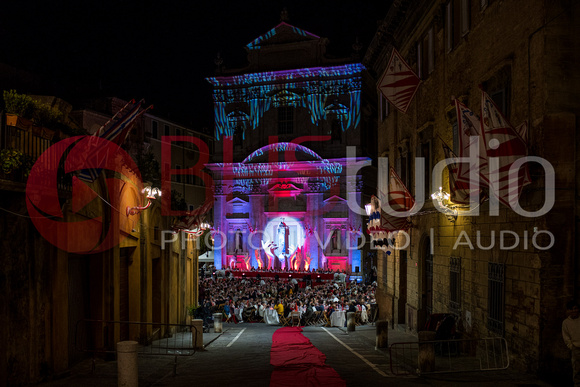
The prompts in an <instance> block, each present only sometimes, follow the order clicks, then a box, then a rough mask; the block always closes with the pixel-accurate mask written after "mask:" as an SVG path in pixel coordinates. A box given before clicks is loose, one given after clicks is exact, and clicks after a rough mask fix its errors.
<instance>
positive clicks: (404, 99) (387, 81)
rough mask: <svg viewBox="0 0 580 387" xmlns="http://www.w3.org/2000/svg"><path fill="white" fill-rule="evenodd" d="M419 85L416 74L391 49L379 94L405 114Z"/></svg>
mask: <svg viewBox="0 0 580 387" xmlns="http://www.w3.org/2000/svg"><path fill="white" fill-rule="evenodd" d="M419 83H421V80H420V79H419V77H418V76H417V74H415V72H414V71H413V70H411V67H410V66H409V65H408V64H407V62H405V60H404V59H403V57H401V54H399V53H398V52H397V50H396V49H394V48H393V53H392V54H391V59H390V60H389V64H388V66H387V69H386V70H385V73H384V74H383V78H382V79H381V82H380V83H379V90H380V91H381V93H383V95H384V96H385V98H386V99H387V100H388V101H389V102H390V103H391V104H393V106H394V107H396V108H397V109H399V110H400V111H401V112H403V113H406V112H407V109H408V108H409V105H410V103H411V100H412V99H413V97H414V96H415V93H416V92H417V89H418V88H419Z"/></svg>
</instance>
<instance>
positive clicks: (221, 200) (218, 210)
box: [213, 195, 227, 270]
mask: <svg viewBox="0 0 580 387" xmlns="http://www.w3.org/2000/svg"><path fill="white" fill-rule="evenodd" d="M215 198H216V199H217V200H216V202H215V205H214V210H213V224H214V228H215V229H216V230H218V229H219V231H220V233H217V234H215V235H214V247H215V248H216V249H215V250H214V252H213V257H214V259H213V261H214V265H215V267H216V269H218V270H219V269H221V268H222V262H223V259H224V258H225V251H226V250H225V249H226V247H225V246H226V245H227V243H226V242H227V230H226V229H225V226H226V221H225V216H226V197H225V195H216V196H215ZM221 233H223V234H221ZM224 235H225V236H224ZM223 238H226V240H224V239H223ZM221 245H224V247H223V248H221V249H220V248H219V247H220V246H221Z"/></svg>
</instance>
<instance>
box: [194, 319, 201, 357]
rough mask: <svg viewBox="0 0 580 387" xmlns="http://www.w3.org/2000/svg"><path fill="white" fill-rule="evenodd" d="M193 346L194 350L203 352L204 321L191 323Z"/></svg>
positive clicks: (197, 320)
mask: <svg viewBox="0 0 580 387" xmlns="http://www.w3.org/2000/svg"><path fill="white" fill-rule="evenodd" d="M191 345H192V347H193V348H194V349H198V350H203V320H201V319H195V320H192V321H191Z"/></svg>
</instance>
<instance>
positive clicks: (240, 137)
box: [234, 125, 244, 147]
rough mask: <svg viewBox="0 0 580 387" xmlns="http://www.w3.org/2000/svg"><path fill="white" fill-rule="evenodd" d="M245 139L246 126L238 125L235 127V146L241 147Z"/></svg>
mask: <svg viewBox="0 0 580 387" xmlns="http://www.w3.org/2000/svg"><path fill="white" fill-rule="evenodd" d="M243 141H244V128H243V127H242V126H241V125H238V126H236V127H235V129H234V146H239V147H241V146H242V144H243Z"/></svg>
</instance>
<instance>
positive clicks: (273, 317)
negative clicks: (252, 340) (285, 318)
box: [264, 309, 280, 325]
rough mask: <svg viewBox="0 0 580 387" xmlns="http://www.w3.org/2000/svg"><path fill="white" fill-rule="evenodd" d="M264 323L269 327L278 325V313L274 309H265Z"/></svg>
mask: <svg viewBox="0 0 580 387" xmlns="http://www.w3.org/2000/svg"><path fill="white" fill-rule="evenodd" d="M264 322H265V323H266V324H269V325H280V319H279V318H278V312H276V310H274V309H266V310H265V311H264Z"/></svg>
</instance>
